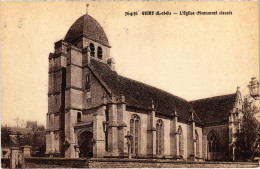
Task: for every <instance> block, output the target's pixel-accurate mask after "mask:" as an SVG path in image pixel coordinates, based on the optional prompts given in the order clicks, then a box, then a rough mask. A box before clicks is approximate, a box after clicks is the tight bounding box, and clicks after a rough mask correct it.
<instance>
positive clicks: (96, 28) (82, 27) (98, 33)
mask: <svg viewBox="0 0 260 169" xmlns="http://www.w3.org/2000/svg"><path fill="white" fill-rule="evenodd" d="M80 36H85V37H87V38H88V39H91V40H93V41H95V42H97V43H100V44H102V45H104V46H107V47H109V42H108V39H107V36H106V34H105V32H104V30H103V28H102V27H101V25H100V24H99V23H98V22H97V21H96V20H95V19H94V18H92V17H91V16H89V15H87V14H86V15H83V16H81V17H80V18H79V19H77V20H76V21H75V22H74V24H73V25H72V26H71V27H70V29H69V31H68V33H67V34H66V36H65V38H64V40H65V41H66V42H69V43H70V42H71V41H72V40H73V39H74V38H77V37H80Z"/></svg>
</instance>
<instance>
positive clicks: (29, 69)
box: [0, 2, 259, 125]
mask: <svg viewBox="0 0 260 169" xmlns="http://www.w3.org/2000/svg"><path fill="white" fill-rule="evenodd" d="M88 3H89V7H88V13H89V15H91V16H92V17H93V18H95V19H96V20H97V21H98V22H99V23H100V24H101V26H102V27H103V29H104V31H105V32H106V35H107V37H108V40H109V43H110V45H111V46H112V48H111V56H113V57H114V58H115V60H116V71H117V72H118V73H119V74H120V75H123V76H126V77H129V78H132V79H134V80H138V81H141V82H143V83H146V84H149V85H152V86H155V87H157V88H160V89H162V90H165V91H167V92H169V93H172V94H174V95H177V96H180V97H182V98H184V99H186V100H188V101H190V100H196V99H201V98H206V97H213V96H218V95H224V94H231V93H235V92H236V90H237V86H240V90H241V92H242V93H244V94H246V93H247V92H248V90H247V84H248V83H249V81H250V78H251V77H254V76H255V77H257V79H259V78H258V77H259V20H258V16H259V14H258V4H257V2H88ZM0 10H1V14H0V19H1V20H0V24H1V25H0V26H1V27H0V37H1V123H2V124H4V125H5V124H8V125H14V124H16V123H15V121H14V119H15V118H17V117H19V118H20V119H21V120H24V121H26V120H37V121H38V122H39V123H41V124H45V123H46V113H47V112H48V102H47V92H48V91H47V90H48V56H49V53H50V52H53V51H54V43H55V42H57V41H59V40H61V39H63V38H64V37H65V35H66V33H67V31H68V29H69V28H70V26H71V25H72V24H73V23H74V22H75V21H76V19H78V18H79V17H80V16H82V15H84V14H85V13H86V2H1V3H0ZM142 11H161V12H162V11H169V12H171V13H177V14H176V15H174V14H172V15H163V16H157V15H153V16H144V15H142ZM181 11H191V12H193V11H194V12H197V11H205V12H209V11H217V12H220V11H227V12H228V11H231V12H232V15H226V16H224V15H216V16H202V15H191V16H185V15H180V12H181ZM125 12H137V13H138V15H137V16H125ZM21 120H20V124H21Z"/></svg>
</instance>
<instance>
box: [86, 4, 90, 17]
mask: <svg viewBox="0 0 260 169" xmlns="http://www.w3.org/2000/svg"><path fill="white" fill-rule="evenodd" d="M88 6H89V4H86V14H87V15H88Z"/></svg>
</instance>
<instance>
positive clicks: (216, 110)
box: [190, 93, 236, 126]
mask: <svg viewBox="0 0 260 169" xmlns="http://www.w3.org/2000/svg"><path fill="white" fill-rule="evenodd" d="M235 102H236V93H234V94H229V95H223V96H216V97H211V98H205V99H200V100H195V101H191V102H190V103H191V105H192V107H193V110H195V112H196V113H197V115H198V116H199V118H200V119H201V120H202V121H203V123H204V125H205V126H212V125H219V124H223V123H224V122H226V121H227V120H228V118H229V114H230V111H231V110H232V108H233V107H234V105H235Z"/></svg>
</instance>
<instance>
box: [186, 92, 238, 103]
mask: <svg viewBox="0 0 260 169" xmlns="http://www.w3.org/2000/svg"><path fill="white" fill-rule="evenodd" d="M232 95H236V93H231V94H225V95H218V96H212V97H205V98H202V99H196V100H191V101H189V103H191V102H195V101H202V100H210V99H216V98H220V97H226V96H232Z"/></svg>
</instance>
